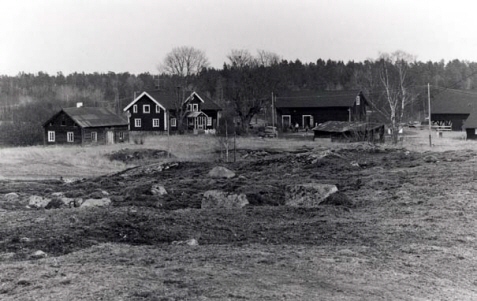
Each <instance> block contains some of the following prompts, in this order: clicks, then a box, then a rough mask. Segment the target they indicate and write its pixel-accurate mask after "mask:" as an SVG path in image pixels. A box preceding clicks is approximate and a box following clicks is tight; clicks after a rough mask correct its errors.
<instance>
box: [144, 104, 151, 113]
mask: <svg viewBox="0 0 477 301" xmlns="http://www.w3.org/2000/svg"><path fill="white" fill-rule="evenodd" d="M142 112H143V113H146V114H149V113H151V106H150V105H143V106H142Z"/></svg>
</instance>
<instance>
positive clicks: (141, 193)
mask: <svg viewBox="0 0 477 301" xmlns="http://www.w3.org/2000/svg"><path fill="white" fill-rule="evenodd" d="M433 134H434V136H433V137H432V140H433V144H434V145H433V146H432V147H429V145H428V143H429V140H428V139H429V138H428V133H427V132H426V131H419V130H417V131H407V133H406V136H405V137H404V138H403V141H402V142H400V144H399V145H397V146H393V145H388V144H385V145H380V146H377V147H375V146H373V145H368V144H365V143H351V144H344V143H330V141H328V140H317V141H311V139H310V137H304V136H300V135H298V136H295V137H292V138H290V139H260V138H239V139H238V140H237V145H238V148H240V149H242V150H243V149H247V150H248V151H247V152H245V153H244V152H243V151H242V152H240V156H239V160H238V162H236V163H228V164H225V165H226V166H227V167H229V168H230V169H232V170H234V171H235V172H236V174H237V176H236V177H234V178H232V179H222V180H220V179H211V178H210V177H208V176H207V173H208V171H209V170H210V169H211V168H212V167H213V166H215V165H217V163H216V160H217V159H218V158H219V154H218V153H217V142H216V140H214V139H213V138H211V137H207V136H193V137H190V136H187V137H185V136H172V137H164V136H159V137H153V138H150V139H146V141H144V144H141V145H136V144H125V145H113V146H101V147H83V148H75V147H28V148H16V149H13V148H11V149H9V148H5V149H1V150H0V166H1V171H2V175H4V177H8V178H15V177H18V178H22V177H32V178H35V177H41V176H46V177H48V176H50V177H58V176H63V177H68V176H79V177H88V179H85V180H82V181H78V182H73V183H59V182H41V181H30V182H24V181H19V182H17V181H7V180H3V181H1V182H0V189H1V191H0V192H1V194H6V193H9V192H16V193H18V194H19V196H20V197H19V200H17V201H15V204H13V203H14V201H8V200H6V199H4V198H3V197H2V195H1V194H0V220H1V222H2V227H1V228H0V300H22V301H23V300H35V301H36V300H114V301H116V300H128V301H129V300H133V301H135V300H150V301H157V300H162V301H166V300H169V301H172V300H234V301H238V300H297V301H298V300H475V299H477V289H476V285H475V284H476V280H475V271H476V270H477V265H476V263H475V260H474V259H475V258H476V257H477V256H476V254H475V250H476V249H477V237H476V235H475V233H474V229H475V227H477V222H476V221H477V213H476V212H477V211H476V210H475V209H477V205H476V204H477V203H476V202H475V197H474V195H475V192H476V191H477V184H476V180H477V177H476V173H475V165H476V159H475V158H476V157H477V148H476V145H477V143H476V142H473V141H465V140H462V139H461V138H460V137H461V135H462V133H444V136H443V137H442V138H437V136H436V135H435V133H433ZM123 148H129V149H133V150H139V149H150V148H153V149H162V150H168V151H170V152H171V153H172V154H174V155H175V156H176V158H174V159H164V160H165V161H168V160H176V161H178V162H179V163H178V165H174V166H175V167H171V168H170V169H167V170H162V169H161V170H157V169H154V167H157V166H158V165H157V164H156V165H148V166H139V167H137V168H134V169H130V170H128V171H125V172H124V173H117V174H111V173H114V172H116V171H120V170H123V169H124V168H129V167H131V166H132V165H134V164H137V162H135V163H134V164H125V163H123V162H120V161H110V160H109V159H108V158H107V155H108V154H110V153H112V152H115V151H119V150H120V149H123ZM267 149H268V150H272V149H275V150H280V152H273V151H269V152H263V153H262V152H257V153H254V151H261V150H267ZM244 154H247V155H248V156H244ZM164 160H162V161H164ZM222 164H223V163H222ZM96 175H104V176H100V177H96ZM308 182H320V183H328V184H336V185H337V186H338V187H339V190H340V191H341V192H342V193H343V194H345V195H346V196H347V197H348V198H349V199H350V200H351V202H352V203H353V206H342V205H336V204H328V205H323V206H320V207H318V208H312V209H309V208H293V207H289V206H284V202H285V189H286V186H287V185H295V184H300V183H308ZM155 183H160V184H161V185H164V187H165V188H166V190H167V191H168V195H166V196H161V197H156V196H153V195H151V194H150V193H149V194H148V191H149V189H150V187H151V185H153V184H155ZM210 189H220V190H223V191H227V192H231V193H232V192H233V193H244V194H245V195H246V196H247V198H248V199H249V201H250V205H249V206H247V207H246V208H244V209H241V210H227V209H200V204H201V194H203V193H204V192H205V191H207V190H210ZM102 190H105V191H107V192H108V193H109V194H110V197H111V199H112V200H113V205H112V206H110V207H107V208H93V209H78V208H62V209H51V210H44V209H41V210H35V209H29V208H27V207H26V205H27V204H28V197H29V195H31V194H40V195H44V196H50V195H51V194H52V193H53V192H62V193H64V194H65V195H67V196H71V197H78V196H80V197H90V196H92V195H97V194H98V191H102ZM101 195H102V194H101ZM190 239H195V240H196V241H197V242H198V245H188V244H187V242H188V241H189V240H190ZM37 250H42V251H44V252H46V254H48V256H47V257H46V258H43V259H34V258H32V257H31V254H33V253H34V252H35V251H37Z"/></svg>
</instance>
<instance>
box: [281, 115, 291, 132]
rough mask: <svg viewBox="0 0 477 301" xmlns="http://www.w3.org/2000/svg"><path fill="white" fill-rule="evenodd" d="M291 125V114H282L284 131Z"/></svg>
mask: <svg viewBox="0 0 477 301" xmlns="http://www.w3.org/2000/svg"><path fill="white" fill-rule="evenodd" d="M290 126H291V116H290V115H283V116H282V128H283V130H284V131H286V130H288V129H289V128H290Z"/></svg>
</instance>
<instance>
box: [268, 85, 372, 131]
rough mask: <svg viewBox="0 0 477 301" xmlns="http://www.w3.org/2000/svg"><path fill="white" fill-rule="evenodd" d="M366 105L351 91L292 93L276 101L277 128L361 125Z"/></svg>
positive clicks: (358, 95) (363, 98) (362, 96)
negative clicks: (333, 123)
mask: <svg viewBox="0 0 477 301" xmlns="http://www.w3.org/2000/svg"><path fill="white" fill-rule="evenodd" d="M367 106H368V102H367V100H366V98H365V96H364V95H363V93H362V92H361V91H359V90H355V91H319V92H315V91H293V92H288V93H286V94H285V95H283V96H280V97H277V101H276V105H275V107H276V111H277V118H278V124H279V125H280V126H281V127H282V129H284V130H286V129H287V128H289V127H291V126H295V125H296V124H298V125H299V127H301V128H309V129H311V128H313V127H314V126H315V125H317V124H320V123H324V122H327V121H364V120H366V107H367Z"/></svg>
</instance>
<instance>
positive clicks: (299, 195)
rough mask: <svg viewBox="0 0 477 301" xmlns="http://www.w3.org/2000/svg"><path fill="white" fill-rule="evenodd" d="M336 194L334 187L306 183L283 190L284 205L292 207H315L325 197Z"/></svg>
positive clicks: (336, 190)
mask: <svg viewBox="0 0 477 301" xmlns="http://www.w3.org/2000/svg"><path fill="white" fill-rule="evenodd" d="M336 192H338V188H337V187H336V185H330V184H320V183H308V184H299V185H291V186H287V187H286V188H285V205H288V206H293V207H309V208H313V207H317V206H318V205H320V204H321V203H322V202H323V201H324V200H325V199H326V198H327V197H329V196H330V195H332V194H333V193H336Z"/></svg>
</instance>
